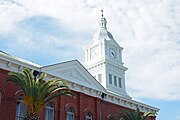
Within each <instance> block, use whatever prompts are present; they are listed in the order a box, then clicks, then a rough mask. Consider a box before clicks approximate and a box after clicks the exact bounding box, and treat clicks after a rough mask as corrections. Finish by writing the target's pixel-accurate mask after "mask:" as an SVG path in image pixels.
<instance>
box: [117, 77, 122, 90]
mask: <svg viewBox="0 0 180 120" xmlns="http://www.w3.org/2000/svg"><path fill="white" fill-rule="evenodd" d="M118 83H119V87H120V88H121V87H122V86H121V78H118Z"/></svg>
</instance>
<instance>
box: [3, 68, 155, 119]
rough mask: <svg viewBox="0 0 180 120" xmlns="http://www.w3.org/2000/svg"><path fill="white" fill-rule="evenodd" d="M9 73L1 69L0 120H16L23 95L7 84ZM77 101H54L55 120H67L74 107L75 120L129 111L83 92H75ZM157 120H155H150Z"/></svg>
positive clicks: (102, 117)
mask: <svg viewBox="0 0 180 120" xmlns="http://www.w3.org/2000/svg"><path fill="white" fill-rule="evenodd" d="M7 74H8V71H6V70H3V69H0V92H1V95H2V96H1V97H0V98H1V100H0V120H15V113H16V102H17V97H18V95H20V94H21V92H20V91H19V88H18V87H17V86H15V85H14V84H13V83H11V82H5V80H6V78H7ZM73 93H74V95H75V97H76V98H75V99H74V98H71V97H69V96H61V97H59V98H56V99H54V100H53V101H52V103H53V105H54V109H55V110H54V120H65V119H66V110H67V109H68V108H69V107H73V108H74V110H75V120H84V119H85V113H86V112H91V113H92V114H93V120H100V119H101V120H107V117H108V116H109V115H110V114H112V113H114V112H115V111H120V110H122V109H127V108H124V107H122V106H119V105H116V104H112V103H109V102H105V101H103V100H101V99H99V98H95V97H91V96H88V95H86V94H84V93H83V92H82V93H81V92H75V91H73ZM39 115H40V117H41V119H42V120H43V119H44V111H43V110H42V111H40V112H39ZM149 120H155V118H149Z"/></svg>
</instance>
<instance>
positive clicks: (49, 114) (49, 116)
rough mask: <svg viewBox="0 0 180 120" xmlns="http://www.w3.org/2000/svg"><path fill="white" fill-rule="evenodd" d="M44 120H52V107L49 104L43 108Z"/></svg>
mask: <svg viewBox="0 0 180 120" xmlns="http://www.w3.org/2000/svg"><path fill="white" fill-rule="evenodd" d="M45 120H54V107H53V105H52V104H50V103H48V104H46V107H45Z"/></svg>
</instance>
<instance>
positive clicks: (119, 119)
mask: <svg viewBox="0 0 180 120" xmlns="http://www.w3.org/2000/svg"><path fill="white" fill-rule="evenodd" d="M154 115H155V113H152V112H148V113H144V114H142V113H141V112H140V110H139V108H137V110H136V111H135V112H130V111H128V110H123V112H122V113H119V112H116V113H114V115H112V116H110V118H109V120H147V118H148V117H150V116H154Z"/></svg>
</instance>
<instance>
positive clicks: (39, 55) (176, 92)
mask: <svg viewBox="0 0 180 120" xmlns="http://www.w3.org/2000/svg"><path fill="white" fill-rule="evenodd" d="M102 8H103V10H104V17H105V18H106V20H107V29H108V31H110V32H111V33H112V35H113V37H114V39H115V40H116V41H117V42H118V43H119V45H120V46H122V47H123V48H124V49H123V61H124V65H125V66H126V67H128V70H127V72H126V88H127V93H128V94H129V95H130V96H131V97H132V98H133V99H135V100H138V101H141V102H143V103H147V104H150V105H153V106H155V107H158V108H160V111H159V112H158V116H157V120H180V1H179V0H0V50H2V51H4V52H6V53H8V54H10V55H12V56H17V57H20V58H23V59H26V60H29V61H31V62H34V63H37V64H40V65H42V66H43V65H50V64H55V63H59V62H63V61H69V60H73V59H78V60H79V61H80V62H81V63H82V64H83V63H84V47H85V46H86V45H87V44H88V43H89V42H90V41H91V40H92V38H93V35H94V34H95V32H96V31H97V30H98V22H99V20H100V18H101V12H100V10H101V9H102ZM74 51H75V52H74Z"/></svg>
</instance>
